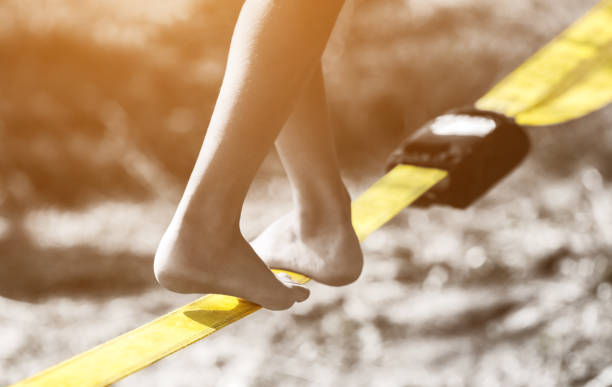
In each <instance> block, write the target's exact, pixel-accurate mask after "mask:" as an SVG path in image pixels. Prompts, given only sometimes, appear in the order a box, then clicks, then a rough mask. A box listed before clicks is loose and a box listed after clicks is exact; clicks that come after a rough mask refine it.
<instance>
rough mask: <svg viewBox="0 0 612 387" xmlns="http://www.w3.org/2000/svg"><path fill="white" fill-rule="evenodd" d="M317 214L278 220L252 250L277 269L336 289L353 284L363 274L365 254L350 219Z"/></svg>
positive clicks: (286, 217)
mask: <svg viewBox="0 0 612 387" xmlns="http://www.w3.org/2000/svg"><path fill="white" fill-rule="evenodd" d="M314 214H316V212H314V211H312V212H309V213H307V214H306V215H302V216H300V215H298V212H291V213H289V214H287V215H285V216H284V217H282V218H280V219H278V220H277V221H276V222H274V223H273V224H272V225H270V226H269V227H268V228H267V229H266V230H264V232H263V233H261V235H259V236H258V237H257V238H256V239H255V240H254V241H253V242H252V244H251V245H252V246H253V249H254V250H255V251H256V252H257V254H258V255H259V256H260V257H262V259H263V260H264V261H265V262H266V263H267V264H268V266H270V267H271V268H274V269H285V270H290V271H294V272H297V273H301V274H304V275H307V276H308V277H310V278H312V279H314V280H316V281H317V282H321V283H324V284H327V285H333V286H341V285H346V284H349V283H351V282H354V281H355V280H356V279H357V278H358V277H359V275H360V274H361V269H362V267H363V254H362V252H361V247H360V246H359V241H358V240H357V236H356V235H355V231H354V230H353V227H352V225H351V223H350V216H342V217H340V219H334V218H335V217H336V216H335V215H330V213H329V212H327V213H326V212H324V211H318V215H316V216H313V215H314Z"/></svg>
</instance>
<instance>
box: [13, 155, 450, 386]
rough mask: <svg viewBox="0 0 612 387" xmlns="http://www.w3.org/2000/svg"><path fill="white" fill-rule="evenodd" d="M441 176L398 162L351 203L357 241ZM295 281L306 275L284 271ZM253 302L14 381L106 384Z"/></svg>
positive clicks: (194, 309)
mask: <svg viewBox="0 0 612 387" xmlns="http://www.w3.org/2000/svg"><path fill="white" fill-rule="evenodd" d="M445 176H446V172H444V171H441V170H438V169H431V168H418V167H411V166H407V165H399V166H397V167H395V168H394V169H393V170H391V171H390V172H389V173H387V174H386V175H385V176H384V177H383V178H382V179H380V180H379V181H378V182H376V183H375V184H374V185H373V186H372V187H370V188H369V189H368V190H367V191H366V192H365V193H363V194H362V195H361V196H360V197H359V198H357V199H356V200H355V201H354V202H353V205H352V211H353V225H354V227H355V231H356V232H357V235H358V237H359V240H360V241H363V240H364V239H365V238H366V237H367V236H368V235H369V234H370V233H371V232H373V231H374V230H376V229H378V228H379V227H380V226H382V225H383V224H384V223H386V222H387V221H388V220H389V219H391V218H393V217H394V216H395V215H396V214H397V213H398V212H400V211H401V210H402V209H403V208H404V207H406V206H407V205H409V204H410V203H412V202H413V201H414V200H416V199H417V198H418V197H419V196H421V195H422V194H423V193H425V192H426V191H427V190H429V189H430V188H431V187H432V186H434V185H435V184H436V183H437V182H438V181H440V180H442V179H443V178H444V177H445ZM287 273H288V274H289V275H291V277H292V278H293V279H294V280H295V281H297V282H300V283H305V282H307V281H308V280H309V278H308V277H305V276H303V275H300V274H296V273H289V272H287ZM259 308H260V306H259V305H256V304H253V303H251V302H248V301H245V300H242V299H239V298H236V297H231V296H223V295H218V294H211V295H208V296H204V297H202V298H200V299H199V300H197V301H194V302H192V303H190V304H188V305H185V306H183V307H182V308H180V309H177V310H175V311H174V312H170V313H168V314H167V315H165V316H162V317H160V318H158V319H157V320H154V321H152V322H150V323H148V324H146V325H143V326H141V327H140V328H136V329H134V330H132V331H130V332H127V333H125V334H123V335H121V336H119V337H116V338H114V339H112V340H110V341H107V342H106V343H104V344H101V345H99V346H97V347H95V348H93V349H91V350H89V351H87V352H83V353H82V354H80V355H77V356H75V357H73V358H71V359H68V360H66V361H65V362H63V363H60V364H58V365H56V366H54V367H51V368H49V369H47V370H45V371H43V372H41V373H39V374H37V375H35V376H33V377H31V378H29V379H26V380H24V381H22V382H20V383H17V384H15V385H14V386H38V387H43V386H45V387H73V386H74V387H87V386H106V385H109V384H111V383H114V382H116V381H118V380H119V379H121V378H124V377H126V376H127V375H130V374H132V373H134V372H136V371H138V370H140V369H142V368H145V367H147V366H149V365H151V364H152V363H154V362H156V361H158V360H160V359H162V358H164V357H166V356H168V355H170V354H172V353H174V352H176V351H178V350H180V349H182V348H184V347H186V346H188V345H190V344H192V343H194V342H196V341H198V340H200V339H203V338H204V337H206V336H208V335H210V334H211V333H213V332H216V331H218V330H219V329H221V328H223V327H225V326H227V325H229V324H231V323H233V322H235V321H237V320H240V319H241V318H243V317H245V316H247V315H249V314H251V313H253V312H255V311H256V310H258V309H259Z"/></svg>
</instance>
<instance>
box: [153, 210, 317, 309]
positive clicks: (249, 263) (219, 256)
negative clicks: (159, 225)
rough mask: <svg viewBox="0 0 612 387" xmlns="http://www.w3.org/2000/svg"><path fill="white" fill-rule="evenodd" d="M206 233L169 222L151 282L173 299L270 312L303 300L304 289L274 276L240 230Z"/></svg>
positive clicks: (190, 224) (201, 228)
mask: <svg viewBox="0 0 612 387" xmlns="http://www.w3.org/2000/svg"><path fill="white" fill-rule="evenodd" d="M178 218H181V217H178ZM207 229H208V230H210V229H211V227H210V225H209V224H207V225H202V224H194V222H187V221H185V220H184V219H181V220H177V219H174V220H173V221H172V223H171V224H170V226H169V227H168V229H167V230H166V233H165V234H164V236H163V238H162V240H161V242H160V245H159V247H158V249H157V253H156V254H155V264H154V269H155V276H156V278H157V281H158V282H159V283H160V284H161V285H162V286H163V287H165V288H167V289H169V290H171V291H174V292H177V293H216V294H227V295H232V296H236V297H240V298H243V299H246V300H249V301H252V302H254V303H257V304H259V305H261V306H262V307H264V308H266V309H272V310H282V309H287V308H289V307H291V305H293V304H294V303H295V302H301V301H304V300H305V299H306V298H308V295H309V294H310V292H309V290H308V289H307V288H305V287H303V286H301V285H299V284H297V283H294V282H292V281H291V280H290V279H289V278H287V277H283V276H278V277H277V276H275V275H274V273H272V272H271V271H270V269H269V268H268V267H267V266H266V264H265V263H264V262H263V261H262V260H261V259H260V258H259V257H258V256H257V254H255V252H254V251H253V249H252V248H251V247H250V246H249V244H248V243H247V242H246V241H245V240H244V238H243V237H242V235H241V234H240V231H239V230H237V229H236V230H233V231H231V232H221V231H218V232H215V233H211V232H206V231H205V230H207ZM222 229H223V228H218V230H222ZM225 229H227V227H225Z"/></svg>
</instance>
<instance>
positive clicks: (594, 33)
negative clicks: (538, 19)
mask: <svg viewBox="0 0 612 387" xmlns="http://www.w3.org/2000/svg"><path fill="white" fill-rule="evenodd" d="M610 101H612V0H603V1H602V2H601V3H599V4H598V5H597V6H596V7H594V8H593V9H591V10H590V11H589V12H588V13H587V14H586V15H585V16H583V17H582V18H581V19H579V20H578V21H576V22H575V23H574V24H572V25H571V26H570V27H569V28H568V29H566V30H565V31H564V32H563V33H561V34H560V35H559V36H558V37H556V38H555V39H554V40H553V41H552V42H550V43H549V44H548V45H546V46H544V47H543V48H542V49H541V50H540V51H538V52H537V53H536V54H535V55H533V56H532V57H531V58H529V59H528V60H527V61H526V62H525V63H524V64H522V65H521V66H520V67H519V68H517V69H516V70H515V71H513V72H512V73H511V74H510V75H508V76H507V77H506V78H505V79H503V80H502V81H501V82H500V83H498V84H497V85H496V86H495V87H494V88H493V89H492V90H491V91H490V92H488V93H487V94H486V95H485V96H484V97H482V98H481V99H480V100H478V102H476V107H477V108H479V109H482V110H492V111H496V112H498V113H502V114H504V115H506V116H508V117H514V118H515V119H516V121H517V122H518V123H519V124H523V125H552V124H558V123H561V122H565V121H569V120H572V119H575V118H579V117H582V116H584V115H586V114H588V113H591V112H593V111H595V110H597V109H599V108H602V107H603V106H605V105H607V104H608V103H609V102H610Z"/></svg>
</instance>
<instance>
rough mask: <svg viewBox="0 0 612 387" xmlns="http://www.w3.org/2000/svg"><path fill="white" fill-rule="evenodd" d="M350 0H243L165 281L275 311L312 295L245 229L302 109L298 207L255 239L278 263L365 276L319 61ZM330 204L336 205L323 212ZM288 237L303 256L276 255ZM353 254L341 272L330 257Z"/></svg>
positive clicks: (293, 141)
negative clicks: (252, 199)
mask: <svg viewBox="0 0 612 387" xmlns="http://www.w3.org/2000/svg"><path fill="white" fill-rule="evenodd" d="M342 3H343V2H342V1H340V0H308V1H306V0H292V1H285V0H276V1H274V0H247V1H246V2H245V4H244V6H243V9H242V11H241V14H240V16H239V18H238V22H237V24H236V28H235V30H234V36H233V38H232V43H231V47H230V52H229V57H228V63H227V68H226V73H225V77H224V80H223V84H222V86H221V91H220V93H219V97H218V100H217V103H216V106H215V109H214V112H213V115H212V118H211V121H210V125H209V128H208V131H207V134H206V137H205V139H204V143H203V145H202V148H201V151H200V154H199V156H198V159H197V161H196V164H195V166H194V169H193V172H192V175H191V177H190V179H189V181H188V183H187V187H186V189H185V192H184V194H183V197H182V198H181V201H180V203H179V205H178V208H177V210H176V213H175V215H174V217H173V219H172V221H171V223H170V225H169V226H168V229H167V230H166V232H165V234H164V236H163V237H162V240H161V242H160V245H159V247H158V250H157V253H156V256H155V274H156V277H157V279H158V282H159V283H160V284H161V285H162V286H164V287H166V288H168V289H170V290H172V291H176V292H181V293H220V294H229V295H234V296H237V297H241V298H244V299H248V300H250V301H253V302H255V303H257V304H259V305H261V306H263V307H265V308H268V309H272V310H280V309H286V308H289V307H290V306H291V305H293V304H294V303H295V302H300V301H303V300H305V299H306V298H307V297H308V294H309V291H308V289H306V288H305V287H303V286H300V285H298V284H295V283H292V282H291V281H290V280H288V279H287V278H277V277H276V276H275V275H274V274H273V273H272V272H271V271H270V270H269V267H268V265H266V263H265V262H264V261H263V260H262V259H261V258H260V257H259V256H258V255H257V254H256V252H255V251H254V250H253V248H252V247H251V246H250V245H249V243H247V242H246V241H245V239H244V238H243V236H242V234H241V233H240V229H239V220H240V213H241V209H242V204H243V202H244V199H245V196H246V194H247V191H248V188H249V186H250V184H251V182H252V180H253V178H254V177H255V174H256V172H257V169H258V168H259V166H260V165H261V163H262V161H263V159H264V157H265V156H266V154H267V152H268V151H269V150H270V148H271V147H272V146H273V144H274V141H275V140H276V139H277V137H278V136H279V133H280V131H281V128H282V127H283V125H284V124H285V123H286V122H287V121H288V118H289V116H290V115H291V113H292V111H293V112H294V114H293V115H292V117H291V119H290V120H289V122H288V125H287V128H286V129H285V130H284V131H283V134H282V135H281V136H280V137H278V141H277V142H276V145H277V147H278V149H279V153H280V154H281V158H282V161H283V165H284V166H285V168H286V170H287V172H288V175H289V178H290V181H291V183H292V186H293V192H294V197H295V201H296V210H295V212H294V213H293V214H290V215H288V216H287V217H285V218H283V219H281V220H279V222H277V223H275V224H273V225H272V226H271V228H270V229H269V230H267V231H266V232H264V234H263V235H262V236H261V237H260V238H258V242H257V245H258V246H259V247H260V248H261V250H262V252H261V253H262V254H263V255H264V259H266V260H267V262H268V263H269V264H272V265H278V266H282V267H283V268H287V269H293V270H296V271H302V272H304V274H309V275H312V276H313V278H315V279H317V278H319V279H321V280H322V282H325V283H329V284H344V283H347V282H350V281H351V280H354V279H355V278H356V277H357V276H358V275H359V272H360V271H361V252H360V250H359V247H358V245H357V247H355V244H356V238H355V237H354V234H353V233H352V229H351V228H350V202H349V198H348V194H347V193H346V189H345V188H344V185H343V184H342V181H341V179H340V176H339V173H338V167H337V162H336V157H335V152H334V150H333V142H332V138H331V134H330V132H329V129H328V126H327V112H326V110H325V106H324V105H325V97H324V91H323V81H322V76H321V70H320V57H321V54H322V52H323V50H324V48H325V45H326V42H327V40H328V38H329V35H330V33H331V30H332V28H333V25H334V23H335V20H336V18H337V16H338V13H339V11H340V9H341V7H342ZM329 211H331V212H332V213H333V214H334V216H332V217H330V218H323V216H322V215H323V214H325V213H326V212H329ZM328 220H329V222H328ZM349 230H350V231H349ZM326 232H327V233H329V234H328V235H326V234H325V233H326ZM345 234H348V235H345ZM338 235H340V236H342V237H341V238H338ZM338 241H340V242H338ZM280 245H282V246H293V247H287V249H288V250H286V251H287V252H289V253H291V252H293V253H295V254H296V255H295V256H293V257H291V258H287V257H283V258H280V257H278V256H274V255H270V254H268V252H269V251H270V249H271V248H273V247H274V246H280ZM296 246H299V247H296ZM303 247H308V249H305V248H303ZM343 249H346V254H344V251H343ZM318 252H325V253H323V254H318ZM328 252H331V253H332V255H330V254H328ZM345 255H346V256H351V257H354V258H353V260H354V261H356V264H355V265H354V266H355V268H353V269H352V271H350V272H349V274H348V275H346V274H342V275H341V276H338V275H336V276H334V275H333V274H330V273H329V271H330V270H331V269H332V268H335V267H338V266H339V265H338V264H325V263H322V262H324V261H325V260H326V259H327V258H330V257H331V258H333V259H332V260H330V262H331V261H337V259H336V256H339V257H344V256H345ZM339 261H343V262H344V261H346V259H341V260H339ZM297 262H299V263H300V264H299V265H297V264H296V263H297ZM325 272H328V273H327V274H324V273H325ZM319 274H320V275H319ZM340 277H341V278H340Z"/></svg>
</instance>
